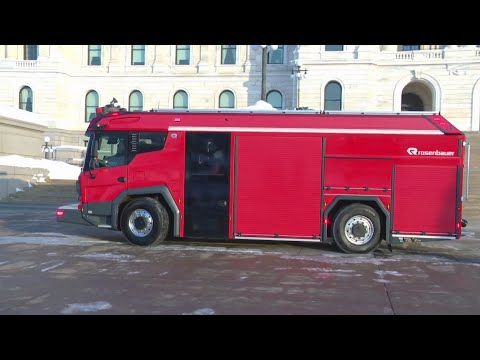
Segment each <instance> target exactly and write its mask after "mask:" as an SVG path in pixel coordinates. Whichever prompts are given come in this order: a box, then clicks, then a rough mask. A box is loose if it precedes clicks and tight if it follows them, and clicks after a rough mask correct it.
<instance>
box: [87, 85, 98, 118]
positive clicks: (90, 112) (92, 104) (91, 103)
mask: <svg viewBox="0 0 480 360" xmlns="http://www.w3.org/2000/svg"><path fill="white" fill-rule="evenodd" d="M97 107H98V93H97V92H96V91H95V90H90V91H89V92H88V93H87V95H86V96H85V122H87V123H88V122H90V121H92V119H93V118H94V117H95V116H96V114H97Z"/></svg>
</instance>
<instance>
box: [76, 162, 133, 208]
mask: <svg viewBox="0 0 480 360" xmlns="http://www.w3.org/2000/svg"><path fill="white" fill-rule="evenodd" d="M127 174H128V166H118V167H112V168H100V169H95V170H92V171H90V172H82V173H81V174H80V177H81V178H82V179H81V185H82V186H83V187H84V188H83V190H82V201H83V202H84V203H93V202H109V201H113V200H114V199H115V198H116V197H117V196H118V195H119V194H120V193H121V192H122V191H124V190H127V183H122V182H119V181H118V180H117V179H118V178H120V177H124V178H125V179H126V178H127V176H128V175H127ZM87 189H88V190H87Z"/></svg>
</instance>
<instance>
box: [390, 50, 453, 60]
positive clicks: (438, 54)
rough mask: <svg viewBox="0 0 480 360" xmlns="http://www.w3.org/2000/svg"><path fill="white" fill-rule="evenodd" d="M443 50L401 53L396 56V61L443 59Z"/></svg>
mask: <svg viewBox="0 0 480 360" xmlns="http://www.w3.org/2000/svg"><path fill="white" fill-rule="evenodd" d="M443 58H444V52H443V50H415V51H399V52H397V53H396V54H395V60H420V61H421V60H435V59H443Z"/></svg>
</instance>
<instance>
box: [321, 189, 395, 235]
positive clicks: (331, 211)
mask: <svg viewBox="0 0 480 360" xmlns="http://www.w3.org/2000/svg"><path fill="white" fill-rule="evenodd" d="M354 203H358V204H364V205H368V206H371V207H372V208H373V209H374V210H375V211H376V212H377V213H378V215H379V216H380V222H381V225H382V229H381V234H380V235H381V236H383V239H385V241H386V242H387V244H390V240H391V232H390V231H389V230H390V224H391V215H390V213H389V211H388V210H387V209H386V208H385V205H383V203H382V202H381V201H380V199H379V198H378V197H376V196H348V195H340V196H337V197H336V198H335V199H334V200H333V201H332V202H331V204H330V205H328V207H327V208H326V209H325V212H324V219H330V220H331V221H330V222H329V223H328V225H327V226H324V227H323V230H322V237H323V239H327V236H328V234H331V231H332V228H333V219H334V218H335V216H336V214H337V213H338V212H339V211H340V210H341V209H343V208H344V207H346V206H348V205H350V204H354Z"/></svg>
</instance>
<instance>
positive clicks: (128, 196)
mask: <svg viewBox="0 0 480 360" xmlns="http://www.w3.org/2000/svg"><path fill="white" fill-rule="evenodd" d="M137 197H154V198H157V199H158V200H159V201H160V202H161V203H163V205H166V209H167V211H168V212H169V216H171V217H172V219H171V220H172V221H173V236H175V237H179V236H180V210H179V209H178V206H177V204H176V203H175V200H174V199H173V196H172V194H171V193H170V190H168V187H167V186H166V185H160V186H150V187H146V188H141V189H129V190H125V191H123V192H122V193H120V195H118V196H117V197H116V198H115V200H113V202H112V228H114V229H116V230H120V221H119V219H120V216H121V215H122V211H123V209H124V208H125V206H126V205H127V204H128V203H129V202H130V200H132V199H135V198H137Z"/></svg>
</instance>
